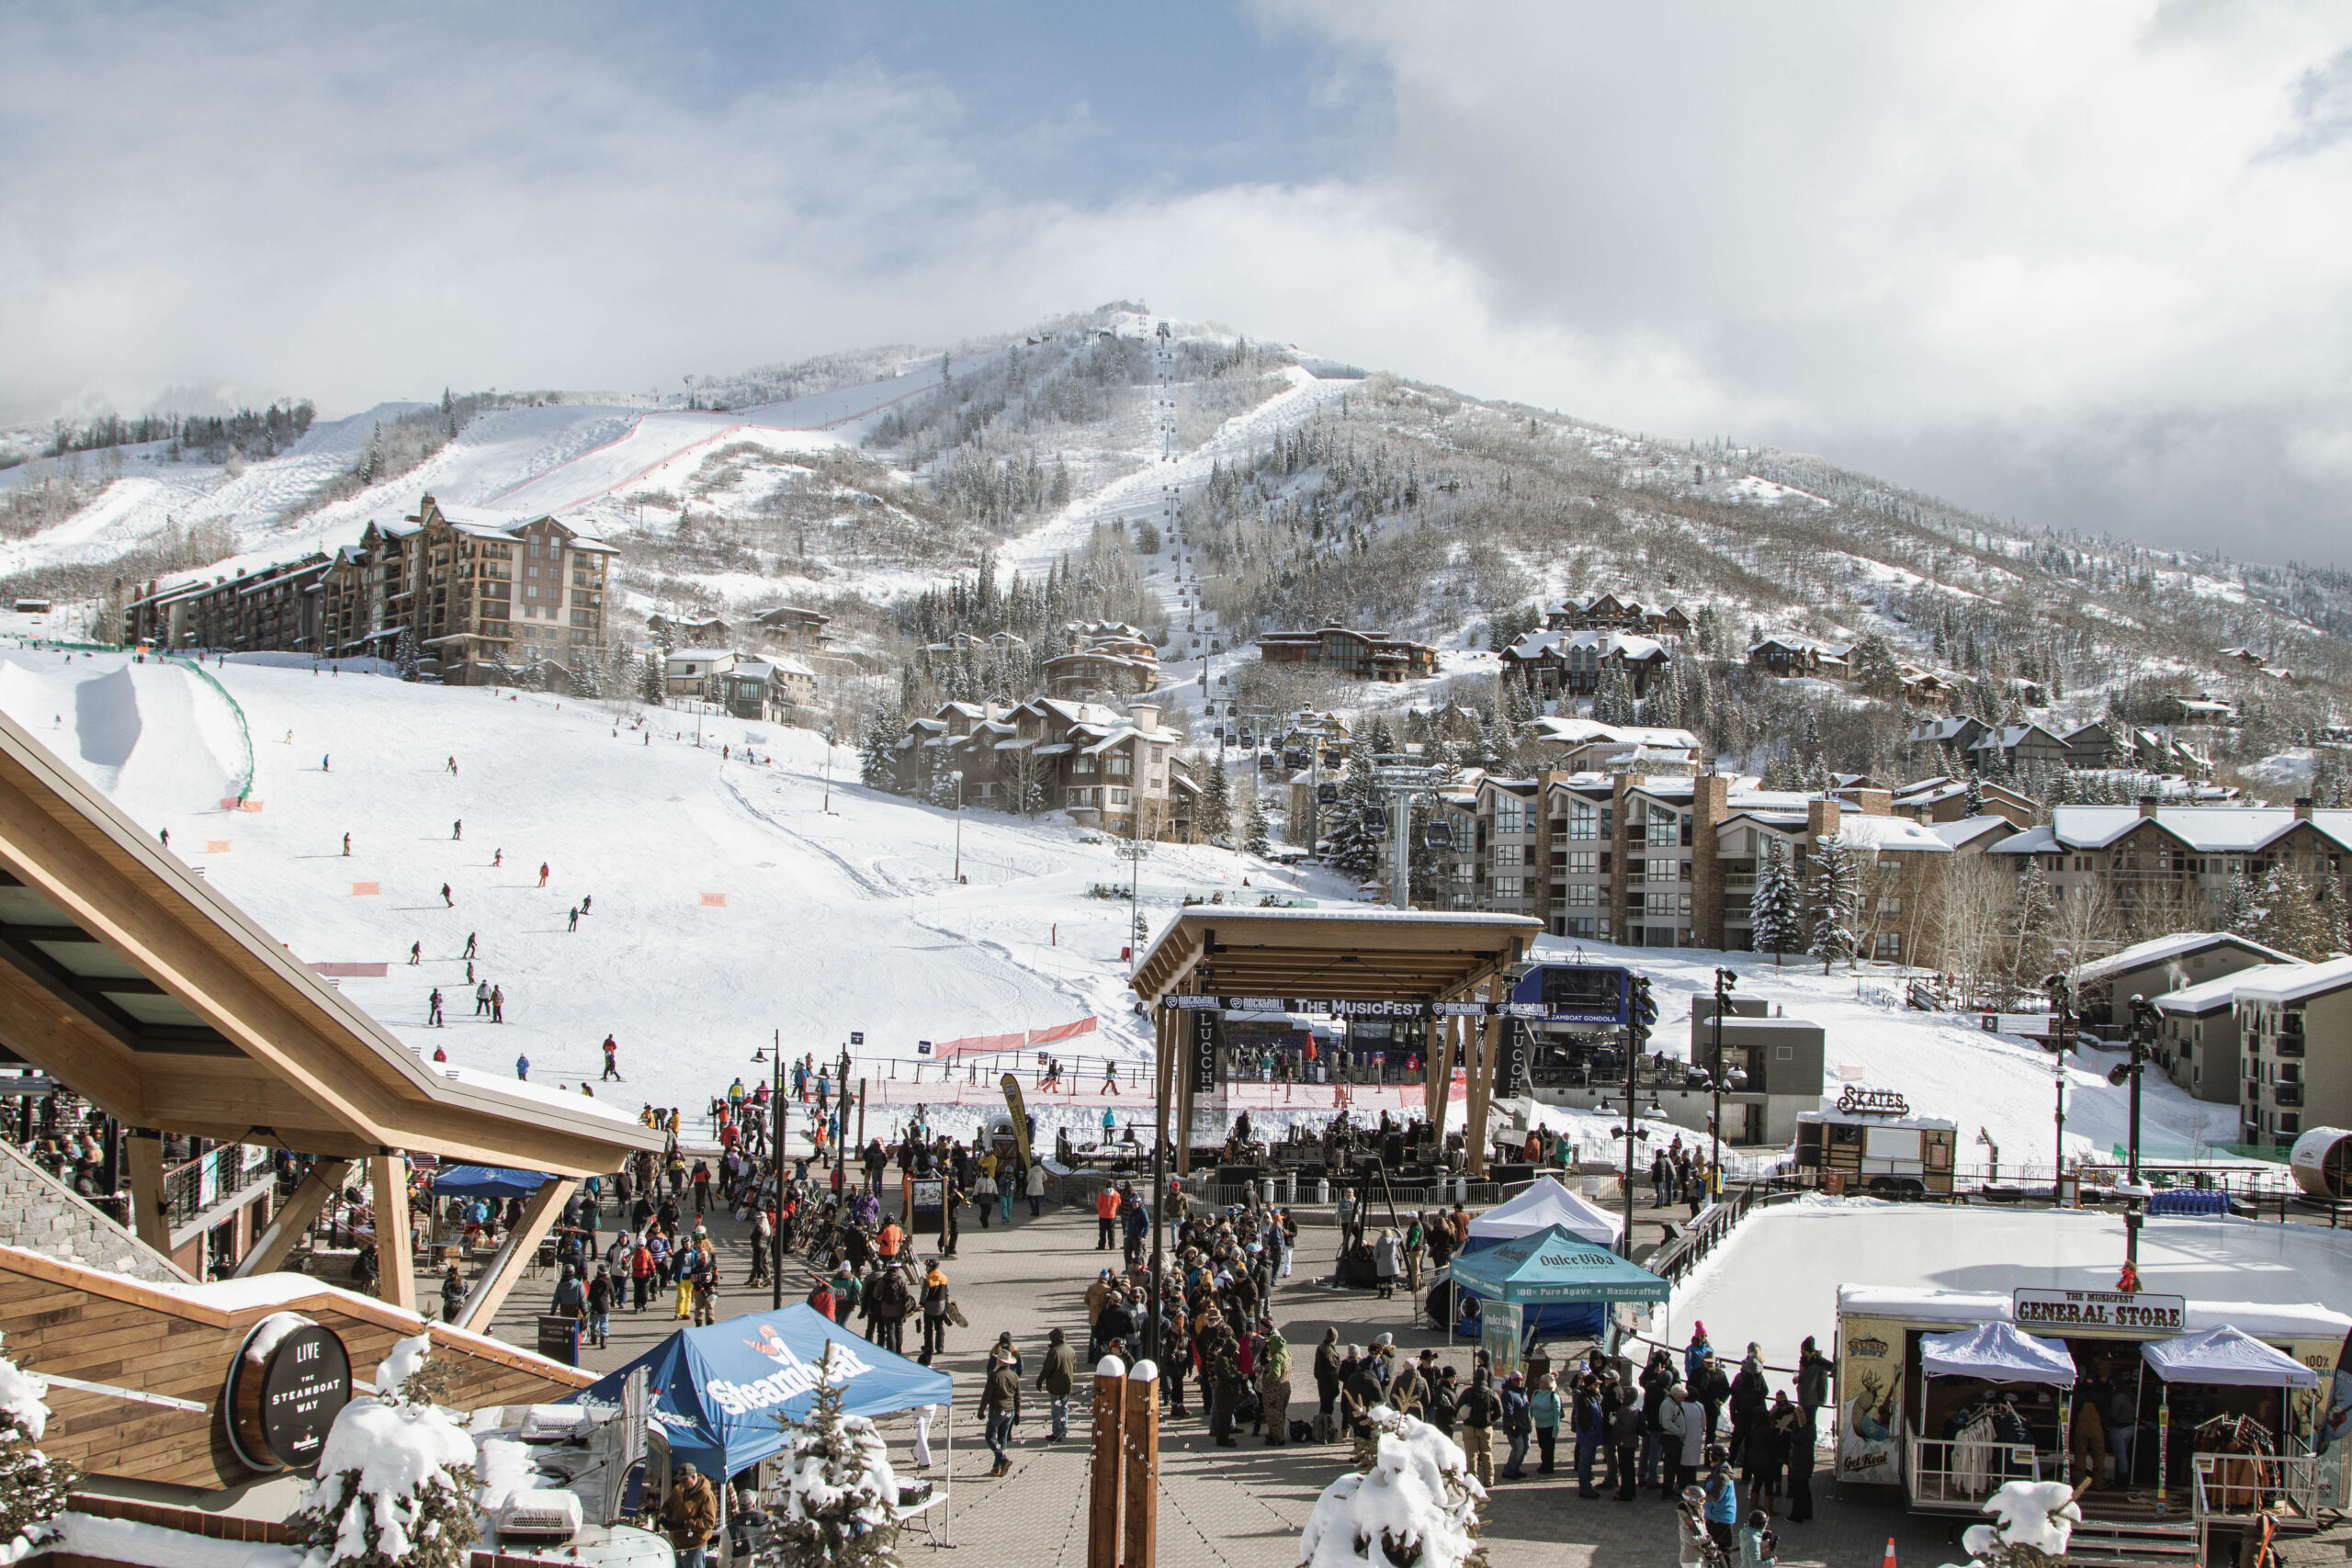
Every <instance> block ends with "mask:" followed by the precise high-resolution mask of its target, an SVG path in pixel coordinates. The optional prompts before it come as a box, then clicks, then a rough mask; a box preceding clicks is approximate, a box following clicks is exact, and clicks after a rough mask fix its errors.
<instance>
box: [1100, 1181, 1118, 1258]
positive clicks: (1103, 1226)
mask: <svg viewBox="0 0 2352 1568" xmlns="http://www.w3.org/2000/svg"><path fill="white" fill-rule="evenodd" d="M1118 1239H1119V1190H1118V1189H1117V1188H1116V1187H1114V1186H1112V1185H1111V1184H1110V1183H1109V1182H1107V1181H1106V1182H1104V1183H1103V1190H1102V1191H1100V1192H1097V1193H1096V1194H1095V1195H1094V1250H1095V1251H1097V1252H1107V1251H1109V1250H1110V1249H1111V1248H1112V1247H1114V1246H1115V1245H1116V1244H1117V1242H1118Z"/></svg>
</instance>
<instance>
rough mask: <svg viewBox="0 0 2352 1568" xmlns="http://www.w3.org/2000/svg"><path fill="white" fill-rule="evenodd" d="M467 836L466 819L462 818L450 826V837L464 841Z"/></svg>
mask: <svg viewBox="0 0 2352 1568" xmlns="http://www.w3.org/2000/svg"><path fill="white" fill-rule="evenodd" d="M465 836H466V819H465V818H462V817H460V818H458V819H457V820H456V821H455V822H452V823H450V824H449V837H450V838H452V839H462V838H464V837H465Z"/></svg>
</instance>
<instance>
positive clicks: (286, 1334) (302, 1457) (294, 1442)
mask: <svg viewBox="0 0 2352 1568" xmlns="http://www.w3.org/2000/svg"><path fill="white" fill-rule="evenodd" d="M350 1403H351V1355H350V1352H348V1351H347V1350H345V1348H344V1345H343V1341H342V1339H340V1338H339V1337H336V1335H335V1333H334V1330H333V1329H331V1328H325V1327H322V1326H321V1325H318V1324H315V1323H313V1322H311V1320H310V1319H308V1318H306V1317H301V1316H299V1315H297V1314H293V1313H277V1314H272V1315H271V1316H269V1317H266V1318H264V1319H263V1320H262V1321H261V1322H260V1323H258V1324H256V1325H254V1331H253V1332H252V1333H251V1334H249V1335H247V1336H246V1337H245V1341H244V1343H243V1345H241V1346H239V1347H238V1348H237V1358H236V1359H235V1360H233V1361H232V1362H230V1363H229V1386H228V1390H227V1396H226V1398H224V1399H223V1400H222V1401H221V1404H222V1408H223V1409H224V1410H225V1412H226V1413H227V1416H228V1424H229V1446H230V1448H231V1449H232V1450H235V1452H236V1455H237V1457H238V1459H240V1460H242V1461H244V1463H245V1464H246V1465H247V1466H248V1467H249V1468H251V1469H254V1470H262V1471H272V1470H301V1469H305V1468H307V1467H309V1466H311V1465H313V1464H316V1463H317V1462H318V1459H319V1454H320V1451H321V1450H323V1449H324V1448H325V1447H326V1440H327V1428H328V1427H332V1426H334V1418H335V1416H338V1415H340V1414H341V1413H342V1410H343V1407H344V1406H345V1405H346V1404H350Z"/></svg>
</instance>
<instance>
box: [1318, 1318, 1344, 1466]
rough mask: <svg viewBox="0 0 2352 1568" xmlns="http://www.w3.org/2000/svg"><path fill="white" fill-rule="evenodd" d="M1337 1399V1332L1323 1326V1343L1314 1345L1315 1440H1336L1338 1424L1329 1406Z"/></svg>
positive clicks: (1338, 1339)
mask: <svg viewBox="0 0 2352 1568" xmlns="http://www.w3.org/2000/svg"><path fill="white" fill-rule="evenodd" d="M1339 1402H1340V1331H1339V1330H1338V1329H1336V1328H1327V1329H1325V1330H1324V1331H1323V1343H1322V1344H1320V1345H1317V1347H1315V1403H1316V1411H1315V1440H1316V1441H1317V1442H1318V1443H1329V1442H1333V1441H1336V1440H1337V1439H1338V1438H1339V1435H1340V1434H1339V1427H1338V1423H1337V1419H1336V1417H1335V1416H1333V1415H1332V1407H1333V1406H1334V1405H1336V1404H1339Z"/></svg>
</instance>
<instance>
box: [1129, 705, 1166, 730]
mask: <svg viewBox="0 0 2352 1568" xmlns="http://www.w3.org/2000/svg"><path fill="white" fill-rule="evenodd" d="M1127 722H1128V723H1129V724H1132V725H1134V726H1135V727H1136V728H1137V729H1145V730H1150V729H1158V728H1159V704H1158V703H1129V704H1128V705H1127Z"/></svg>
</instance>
